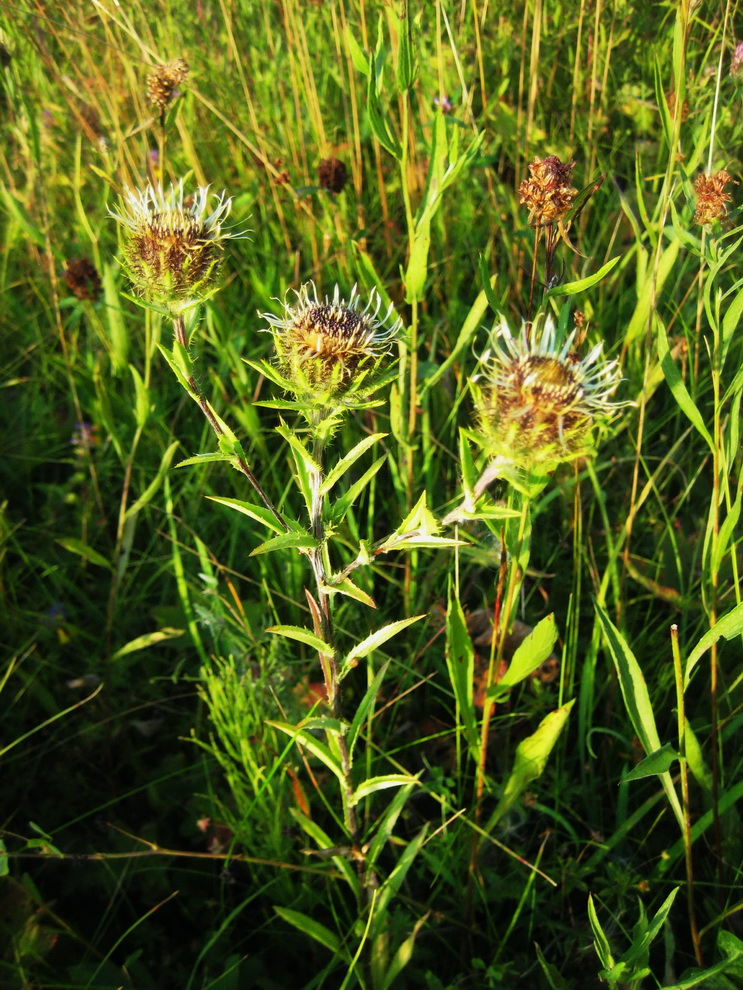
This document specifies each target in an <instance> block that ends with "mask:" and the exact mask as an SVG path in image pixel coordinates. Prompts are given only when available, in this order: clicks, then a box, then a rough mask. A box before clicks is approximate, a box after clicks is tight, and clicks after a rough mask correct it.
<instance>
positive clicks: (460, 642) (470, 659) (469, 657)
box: [446, 580, 480, 760]
mask: <svg viewBox="0 0 743 990" xmlns="http://www.w3.org/2000/svg"><path fill="white" fill-rule="evenodd" d="M446 668H447V670H448V672H449V681H450V683H451V686H452V689H453V691H454V701H455V703H456V711H457V724H458V725H459V724H461V725H462V726H463V728H464V737H465V739H466V741H467V746H468V747H469V750H470V753H471V754H472V756H473V759H475V760H476V759H477V758H478V755H479V752H480V736H479V733H478V731H477V718H476V716H475V707H474V697H473V695H474V690H473V684H474V673H475V650H474V647H473V646H472V640H471V639H470V635H469V633H468V632H467V623H466V621H465V618H464V612H463V610H462V606H461V604H460V602H459V599H458V598H457V596H456V593H455V590H454V587H453V586H452V583H451V580H450V582H449V595H448V607H447V611H446Z"/></svg>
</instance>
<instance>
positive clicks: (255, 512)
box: [178, 465, 301, 533]
mask: <svg viewBox="0 0 743 990" xmlns="http://www.w3.org/2000/svg"><path fill="white" fill-rule="evenodd" d="M178 466H179V467H180V465H178ZM206 497H207V498H208V499H209V501H210V502H217V503H218V504H219V505H226V506H227V508H228V509H234V510H235V511H236V512H241V513H242V514H243V515H245V516H247V517H248V518H249V519H254V520H255V521H256V522H259V523H263V525H264V526H267V527H268V528H269V529H272V530H273V531H274V533H283V532H285V530H284V528H283V527H282V526H281V525H280V523H278V522H277V521H276V516H274V514H273V512H271V510H270V509H267V508H266V506H265V505H255V504H254V503H253V502H243V501H241V500H240V499H238V498H222V497H221V496H219V495H207V496H206ZM284 518H285V519H286V516H285V517H284ZM287 523H288V525H289V526H291V527H292V529H297V530H299V529H300V528H301V527H300V526H299V523H295V522H294V521H293V520H291V519H287Z"/></svg>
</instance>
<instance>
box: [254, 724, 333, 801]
mask: <svg viewBox="0 0 743 990" xmlns="http://www.w3.org/2000/svg"><path fill="white" fill-rule="evenodd" d="M266 725H270V726H272V727H273V728H274V729H278V730H279V731H280V732H285V733H286V734H287V736H291V738H292V739H293V740H294V742H296V743H299V745H300V746H303V747H304V748H305V749H306V750H307V751H308V752H309V753H312V755H313V756H316V757H317V759H318V760H320V762H321V763H323V764H325V766H326V767H327V768H328V770H330V772H331V773H333V774H335V776H336V777H337V778H338V780H339V781H340V782H341V784H343V785H344V786H345V778H344V776H343V770H342V768H341V765H340V763H339V762H338V761H337V760H336V758H335V757H334V756H333V754H332V753H331V752H330V750H329V749H328V747H327V746H326V745H325V744H324V743H322V742H320V740H319V739H316V738H315V737H314V736H313V735H312V733H311V732H309V731H308V730H306V729H301V728H299V727H298V726H296V725H291V724H290V723H289V722H273V721H271V720H267V721H266Z"/></svg>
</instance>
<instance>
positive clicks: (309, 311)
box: [261, 282, 401, 406]
mask: <svg viewBox="0 0 743 990" xmlns="http://www.w3.org/2000/svg"><path fill="white" fill-rule="evenodd" d="M296 297H297V298H296V301H295V302H294V303H293V304H290V303H288V302H286V301H285V302H284V312H283V314H281V315H278V316H276V315H274V314H273V313H261V316H262V317H263V318H264V319H265V320H267V322H268V323H269V325H270V330H271V333H272V334H273V337H274V345H275V347H276V355H277V358H278V370H279V373H280V375H281V377H282V379H283V384H284V385H285V387H286V388H287V390H289V391H291V392H293V393H294V394H295V395H296V396H297V398H298V399H299V400H300V401H303V402H309V403H310V404H311V405H313V406H327V405H336V406H337V405H356V404H358V402H359V401H360V400H363V399H364V398H366V396H368V394H369V392H370V390H373V385H374V373H375V372H376V371H377V369H378V365H379V362H380V360H381V358H382V357H383V356H384V355H385V354H387V353H388V352H389V349H390V342H391V340H392V338H393V337H394V336H395V335H396V334H397V333H398V331H399V329H400V326H401V321H400V320H399V319H398V320H395V321H394V322H393V323H392V324H391V325H389V326H388V325H387V323H388V320H389V318H390V316H391V314H392V307H391V306H390V308H389V309H388V310H387V312H386V313H385V315H384V316H382V317H380V316H379V311H380V308H381V305H382V299H381V297H380V295H379V293H378V292H377V291H376V290H372V292H371V294H370V296H369V301H368V302H367V303H366V305H365V306H364V305H363V303H362V300H361V298H360V297H359V295H358V292H357V289H356V286H355V285H354V287H353V289H352V290H351V295H350V297H349V298H348V300H345V299H341V295H340V289H339V287H338V286H337V285H336V286H335V289H334V291H333V297H332V299H329V298H328V297H327V296H326V297H325V298H324V300H321V299H319V298H318V295H317V289H316V288H315V285H314V283H312V282H308V283H305V285H303V286H302V287H301V289H299V291H298V292H296Z"/></svg>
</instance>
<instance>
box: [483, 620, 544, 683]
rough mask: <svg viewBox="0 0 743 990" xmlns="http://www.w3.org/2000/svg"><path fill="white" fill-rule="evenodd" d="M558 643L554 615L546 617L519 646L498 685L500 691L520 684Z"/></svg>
mask: <svg viewBox="0 0 743 990" xmlns="http://www.w3.org/2000/svg"><path fill="white" fill-rule="evenodd" d="M556 642H557V626H556V624H555V617H554V615H552V614H550V615H547V616H545V617H544V618H543V619H542V620H541V621H540V622H539V623H538V624H537V625H536V627H535V628H534V629H533V630H532V631H531V632H530V633H529V635H528V636H527V637H526V639H525V640H524V641H523V642H522V643H520V644H519V646H518V647H517V649H516V652H515V653H514V655H513V659H512V660H511V663H510V664H509V665H508V670H507V671H506V673H505V674H504V675H503V677H502V678H501V680H500V681H499V682H498V684H497V685H496V687H497V688H499V689H501V688H502V689H505V688H511V687H513V686H514V684H519V683H520V682H521V681H523V680H524V679H525V678H527V677H528V676H529V674H531V673H532V672H533V671H535V670H536V669H537V667H538V666H539V665H540V664H543V663H544V661H545V660H547V658H548V657H549V656H550V654H551V653H552V650H553V649H554V646H555V643H556Z"/></svg>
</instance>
